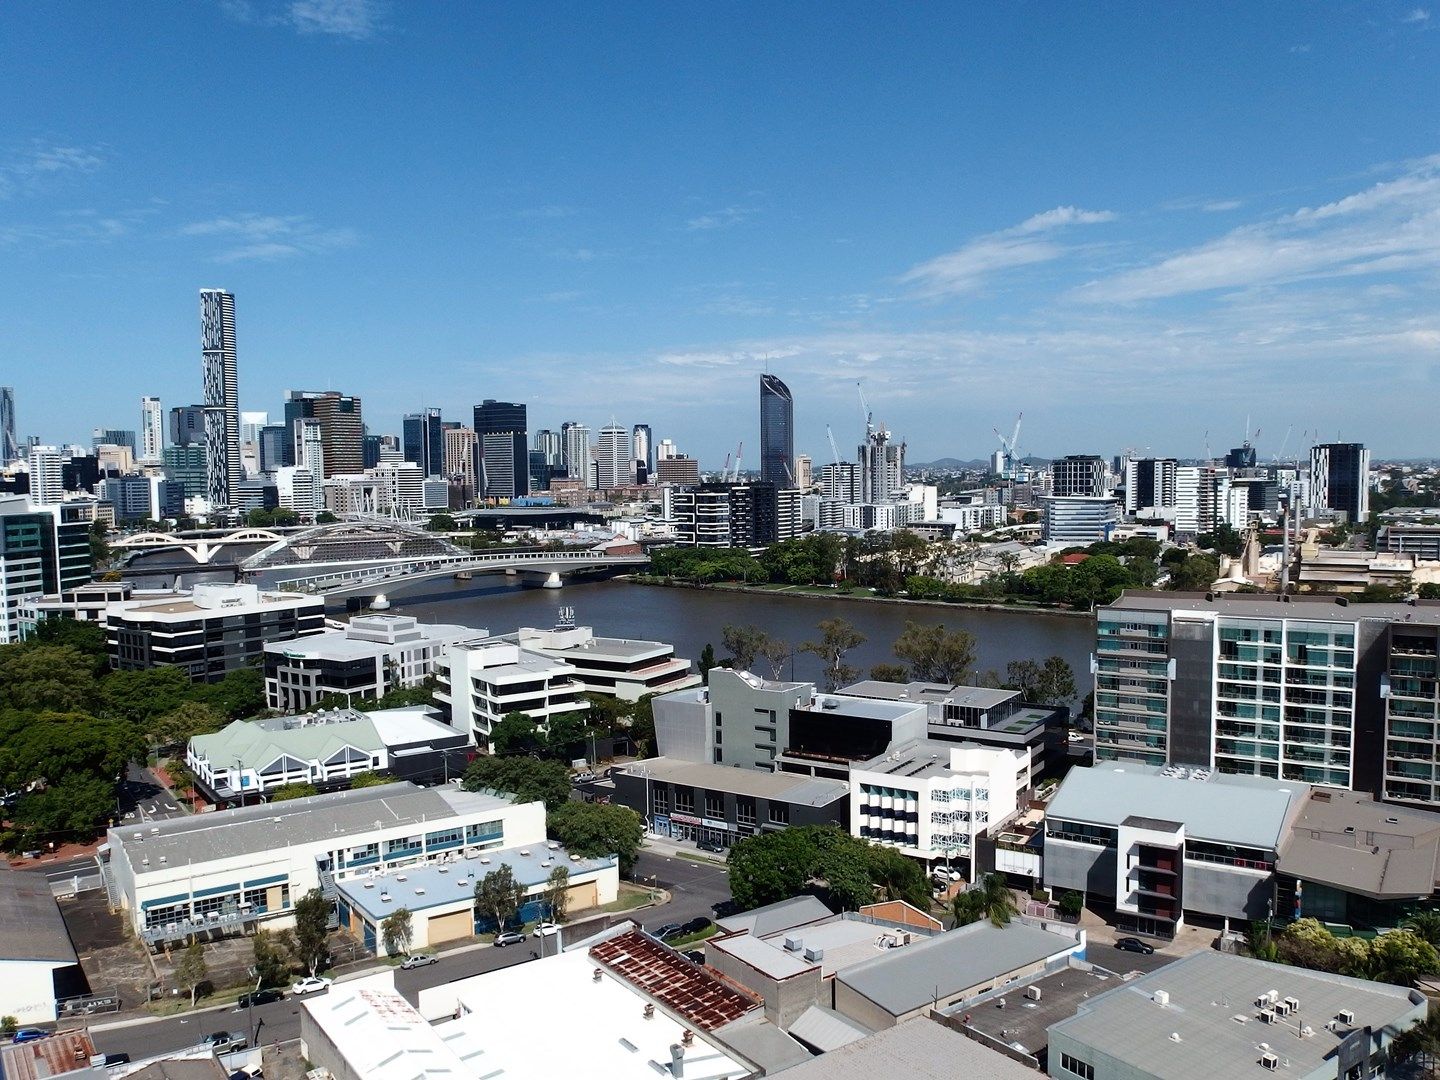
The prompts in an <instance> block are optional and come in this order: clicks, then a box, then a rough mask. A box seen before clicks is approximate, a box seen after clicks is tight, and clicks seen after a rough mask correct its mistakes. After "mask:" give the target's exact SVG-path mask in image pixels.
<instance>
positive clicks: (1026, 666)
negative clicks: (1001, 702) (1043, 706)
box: [1005, 660, 1040, 701]
mask: <svg viewBox="0 0 1440 1080" xmlns="http://www.w3.org/2000/svg"><path fill="white" fill-rule="evenodd" d="M1005 685H1006V687H1008V688H1009V689H1011V690H1018V691H1020V697H1021V698H1022V699H1023V700H1025V701H1035V700H1036V692H1037V691H1036V688H1037V687H1038V686H1039V685H1040V665H1039V664H1037V663H1036V662H1035V661H1034V660H1011V661H1010V662H1009V663H1008V664H1006V665H1005Z"/></svg>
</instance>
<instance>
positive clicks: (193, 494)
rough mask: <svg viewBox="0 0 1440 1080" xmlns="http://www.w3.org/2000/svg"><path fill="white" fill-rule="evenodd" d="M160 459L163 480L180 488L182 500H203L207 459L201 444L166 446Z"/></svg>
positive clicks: (203, 445)
mask: <svg viewBox="0 0 1440 1080" xmlns="http://www.w3.org/2000/svg"><path fill="white" fill-rule="evenodd" d="M160 458H161V461H162V462H163V466H162V467H163V469H164V472H165V478H166V479H167V480H169V481H170V482H171V483H172V484H175V485H177V486H178V487H179V488H180V491H181V495H182V497H183V498H186V499H203V498H205V491H206V487H205V482H206V476H207V468H208V465H207V462H208V461H209V457H208V455H207V453H206V451H205V444H204V443H203V442H196V443H188V444H184V445H180V444H177V445H174V446H167V447H165V449H164V450H162V451H161V452H160Z"/></svg>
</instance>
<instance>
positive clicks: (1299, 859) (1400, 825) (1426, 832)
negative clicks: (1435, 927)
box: [1276, 789, 1440, 900]
mask: <svg viewBox="0 0 1440 1080" xmlns="http://www.w3.org/2000/svg"><path fill="white" fill-rule="evenodd" d="M1276 865H1277V866H1278V867H1279V868H1280V871H1281V872H1282V873H1285V874H1289V875H1291V876H1292V877H1297V878H1299V879H1301V880H1302V881H1313V882H1317V883H1319V884H1323V885H1332V886H1334V887H1335V888H1338V889H1343V890H1345V891H1346V892H1355V893H1362V894H1364V895H1365V896H1372V897H1375V898H1376V899H1381V900H1394V899H1406V898H1418V897H1422V896H1429V895H1430V894H1431V893H1432V892H1434V891H1435V885H1436V882H1437V881H1440V814H1434V813H1430V812H1428V811H1425V810H1412V809H1409V808H1408V807H1403V806H1393V805H1391V804H1389V803H1378V802H1376V801H1375V800H1374V799H1372V798H1370V797H1369V796H1367V795H1362V794H1359V793H1357V792H1353V791H1329V790H1325V791H1322V790H1319V789H1316V790H1315V791H1313V792H1311V793H1310V798H1308V799H1307V800H1305V803H1304V805H1303V807H1302V808H1301V812H1300V816H1299V817H1298V818H1297V819H1296V821H1295V824H1294V825H1293V827H1292V828H1291V829H1290V833H1289V836H1288V837H1286V839H1285V841H1284V845H1283V847H1282V848H1281V851H1280V859H1279V861H1278V863H1277V864H1276Z"/></svg>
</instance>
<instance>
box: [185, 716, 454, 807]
mask: <svg viewBox="0 0 1440 1080" xmlns="http://www.w3.org/2000/svg"><path fill="white" fill-rule="evenodd" d="M470 753H471V749H470V733H469V732H468V731H456V730H455V729H454V728H451V727H447V726H446V725H445V724H442V723H440V722H439V721H438V720H436V719H435V718H434V713H433V711H432V710H431V709H429V708H426V707H425V706H415V707H412V708H404V709H378V710H376V711H375V712H369V713H362V712H356V711H354V710H351V709H335V710H332V711H326V712H317V713H309V714H305V715H301V716H277V717H270V718H267V719H263V720H236V721H235V722H233V723H232V724H230V725H229V726H227V727H226V728H225V729H224V730H222V731H217V732H215V733H214V734H213V735H196V736H195V737H194V738H192V739H191V740H190V744H189V746H188V747H187V748H186V752H185V765H186V767H187V768H188V769H189V770H190V773H191V775H192V776H194V777H195V784H196V787H197V788H198V789H199V791H200V793H201V794H202V795H203V796H204V797H205V798H206V799H207V800H208V801H210V802H211V803H213V804H215V805H217V806H232V805H235V804H237V803H238V804H244V803H245V802H246V801H247V799H248V800H249V801H251V802H254V801H258V800H260V799H263V798H266V797H268V796H270V795H272V794H274V791H275V789H276V788H280V787H284V786H285V785H286V784H313V785H314V786H315V787H316V788H317V789H319V790H321V791H333V790H337V789H340V788H345V787H349V786H350V781H351V779H352V778H353V777H355V776H357V775H359V774H360V773H369V772H383V773H386V774H387V775H389V776H390V777H392V778H393V779H395V780H408V781H411V782H413V783H416V784H422V785H432V784H441V783H444V782H446V781H447V780H449V779H450V778H451V777H452V776H459V775H460V774H461V773H462V772H464V770H465V765H466V763H467V759H468V758H469V756H470Z"/></svg>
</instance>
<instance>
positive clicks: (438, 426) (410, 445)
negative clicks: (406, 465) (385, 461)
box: [401, 409, 445, 476]
mask: <svg viewBox="0 0 1440 1080" xmlns="http://www.w3.org/2000/svg"><path fill="white" fill-rule="evenodd" d="M401 427H402V438H403V441H402V443H401V445H402V448H403V449H404V451H405V460H406V461H409V462H413V463H414V464H416V465H419V466H420V468H421V469H422V470H424V474H425V475H426V476H443V475H445V434H444V422H443V421H442V420H441V419H440V410H439V409H424V410H422V411H421V412H418V413H407V414H406V416H405V418H404V420H403V421H402V422H401Z"/></svg>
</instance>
